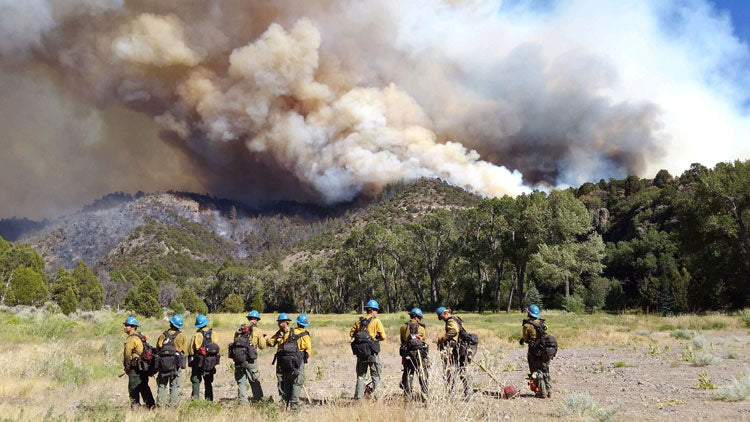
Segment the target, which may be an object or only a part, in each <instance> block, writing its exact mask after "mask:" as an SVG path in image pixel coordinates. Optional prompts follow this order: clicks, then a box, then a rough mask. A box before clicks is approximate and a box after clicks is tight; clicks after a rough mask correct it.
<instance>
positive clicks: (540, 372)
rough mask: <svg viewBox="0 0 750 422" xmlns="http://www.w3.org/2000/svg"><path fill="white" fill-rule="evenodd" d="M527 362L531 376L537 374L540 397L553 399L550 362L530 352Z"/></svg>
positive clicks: (536, 380) (538, 394)
mask: <svg viewBox="0 0 750 422" xmlns="http://www.w3.org/2000/svg"><path fill="white" fill-rule="evenodd" d="M526 360H527V361H528V362H529V376H531V375H533V374H534V372H536V373H537V378H536V379H535V382H536V384H537V386H539V392H538V393H537V396H539V397H551V396H552V385H551V384H550V382H549V378H550V377H549V361H545V360H543V359H541V358H539V357H538V356H536V355H534V354H533V353H531V352H529V353H528V354H527V355H526Z"/></svg>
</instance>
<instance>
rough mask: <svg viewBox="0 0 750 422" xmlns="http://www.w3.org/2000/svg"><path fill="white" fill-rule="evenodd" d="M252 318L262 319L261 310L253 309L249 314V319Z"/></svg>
mask: <svg viewBox="0 0 750 422" xmlns="http://www.w3.org/2000/svg"><path fill="white" fill-rule="evenodd" d="M250 318H258V319H260V312H258V311H256V310H255V309H253V310H252V311H250V313H249V314H247V319H250Z"/></svg>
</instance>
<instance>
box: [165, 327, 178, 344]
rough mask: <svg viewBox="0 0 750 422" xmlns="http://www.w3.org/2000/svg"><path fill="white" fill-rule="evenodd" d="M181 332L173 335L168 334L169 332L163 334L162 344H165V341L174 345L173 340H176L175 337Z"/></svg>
mask: <svg viewBox="0 0 750 422" xmlns="http://www.w3.org/2000/svg"><path fill="white" fill-rule="evenodd" d="M181 332H182V331H180V330H177V331H175V333H174V334H171V335H170V334H169V330H167V331H165V332H164V342H165V343H166V341H167V340H169V341H171V342H172V344H174V339H176V338H177V335H179V334H180V333H181Z"/></svg>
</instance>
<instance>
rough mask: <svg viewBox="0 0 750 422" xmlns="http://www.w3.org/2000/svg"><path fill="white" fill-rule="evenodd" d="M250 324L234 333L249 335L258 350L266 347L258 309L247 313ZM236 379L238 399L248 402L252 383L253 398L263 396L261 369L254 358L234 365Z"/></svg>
mask: <svg viewBox="0 0 750 422" xmlns="http://www.w3.org/2000/svg"><path fill="white" fill-rule="evenodd" d="M247 320H248V324H247V325H245V324H242V325H241V326H240V328H239V329H237V331H236V332H235V333H234V338H237V337H239V336H241V335H248V336H249V337H250V338H249V343H250V344H251V345H252V346H253V347H255V349H256V350H259V349H265V348H266V340H265V338H266V337H268V335H267V334H262V336H261V333H260V329H259V328H258V322H259V321H260V313H259V312H258V311H256V310H252V311H250V313H249V314H247ZM234 380H235V381H237V399H238V400H239V401H240V403H245V404H247V403H248V399H247V385H248V384H250V390H251V391H252V393H253V400H255V401H260V400H261V399H262V398H263V388H262V387H261V385H260V371H258V362H257V360H254V361H252V362H247V364H245V365H235V367H234Z"/></svg>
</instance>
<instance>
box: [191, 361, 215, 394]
mask: <svg viewBox="0 0 750 422" xmlns="http://www.w3.org/2000/svg"><path fill="white" fill-rule="evenodd" d="M214 372H216V371H210V372H204V371H203V369H200V368H193V370H192V372H191V373H190V383H191V384H192V385H193V394H192V396H191V398H192V399H193V400H200V398H201V380H203V381H204V382H205V384H204V385H205V389H206V400H209V401H214Z"/></svg>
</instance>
